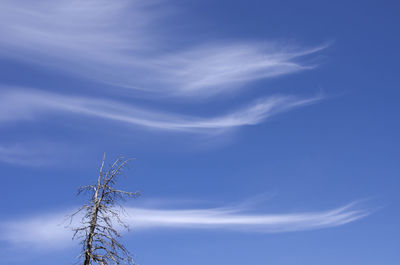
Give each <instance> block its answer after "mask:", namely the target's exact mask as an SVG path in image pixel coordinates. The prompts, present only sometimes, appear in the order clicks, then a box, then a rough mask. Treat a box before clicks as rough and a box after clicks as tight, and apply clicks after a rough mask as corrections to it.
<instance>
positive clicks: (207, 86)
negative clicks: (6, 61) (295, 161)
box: [0, 0, 326, 99]
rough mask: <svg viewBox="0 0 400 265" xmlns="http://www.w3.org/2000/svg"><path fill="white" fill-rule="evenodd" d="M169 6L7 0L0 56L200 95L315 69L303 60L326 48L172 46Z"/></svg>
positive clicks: (155, 91) (248, 43) (143, 88)
mask: <svg viewBox="0 0 400 265" xmlns="http://www.w3.org/2000/svg"><path fill="white" fill-rule="evenodd" d="M170 12H172V11H171V6H170V5H167V3H166V2H165V1H154V0H149V1H146V4H144V3H143V1H136V0H134V1H125V0H114V1H104V0H100V1H99V0H87V1H76V0H72V1H71V0H59V1H48V0H38V1H35V3H34V4H33V3H32V2H30V1H26V0H21V1H12V0H5V1H1V3H0V35H2V36H7V37H6V38H1V39H0V48H1V49H0V54H1V55H2V56H5V57H12V58H13V59H17V60H21V61H29V62H30V63H34V64H37V65H45V66H51V67H52V68H55V69H59V70H63V71H67V72H73V73H75V74H77V75H79V76H81V77H85V78H89V79H93V80H96V81H99V82H105V83H108V84H111V85H113V86H114V88H115V87H124V88H129V89H130V90H134V91H136V92H137V93H145V94H146V95H147V94H148V93H150V94H149V95H151V96H154V95H158V96H160V95H162V96H168V97H169V96H185V97H186V98H192V99H199V98H204V97H210V96H215V95H218V94H221V93H223V92H226V93H230V92H232V90H235V89H238V88H241V89H245V88H246V87H247V88H248V86H246V85H247V84H248V83H249V82H251V81H255V80H261V79H265V78H273V77H277V76H283V75H288V74H293V73H297V72H300V71H304V70H308V69H313V68H314V67H315V66H316V65H315V64H307V63H305V62H304V61H303V60H302V58H303V57H304V56H307V55H313V54H315V53H316V52H318V51H320V50H322V49H324V48H326V45H317V46H314V47H312V48H307V47H296V45H288V44H287V43H286V44H285V43H280V42H277V41H265V40H263V41H257V40H240V41H235V40H229V41H228V40H208V39H202V40H196V38H194V41H192V42H189V43H187V44H186V45H176V44H175V45H173V43H174V41H173V40H174V34H173V32H174V31H173V30H172V29H171V27H172V28H173V25H169V23H165V22H164V23H161V22H160V20H162V18H165V17H168V16H169V13H170ZM176 12H177V11H176ZM166 33H168V34H166ZM114 91H115V90H114Z"/></svg>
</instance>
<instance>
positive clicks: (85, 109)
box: [0, 90, 320, 133]
mask: <svg viewBox="0 0 400 265" xmlns="http://www.w3.org/2000/svg"><path fill="white" fill-rule="evenodd" d="M319 99H320V97H314V98H307V99H300V98H296V97H290V96H272V97H268V98H266V99H263V100H258V101H256V102H255V103H253V104H252V105H250V106H247V107H244V108H241V109H237V110H234V111H232V112H229V113H227V114H225V115H220V116H216V117H209V118H199V117H193V116H184V115H179V114H171V113H166V112H161V111H160V112H157V111H150V110H147V109H144V108H141V107H136V106H132V105H126V104H122V103H120V102H117V101H112V100H103V99H93V98H87V97H72V96H65V95H60V94H52V93H46V92H39V91H32V90H25V91H8V92H4V93H2V94H1V98H0V122H7V121H18V120H34V119H37V118H38V117H42V116H49V115H55V114H56V113H67V114H76V115H80V116H87V117H96V118H102V119H106V120H109V121H116V122H120V123H124V124H128V125H134V126H141V127H147V128H152V129H158V130H170V131H186V132H195V133H209V132H217V131H218V132H219V131H223V130H228V129H233V128H237V127H240V126H245V125H255V124H259V123H261V122H262V121H264V120H265V119H267V118H269V117H271V116H272V115H275V114H278V113H281V112H284V111H288V110H291V109H293V108H296V107H300V106H304V105H307V104H311V103H313V102H315V101H317V100H319Z"/></svg>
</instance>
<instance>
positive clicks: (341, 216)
mask: <svg viewBox="0 0 400 265" xmlns="http://www.w3.org/2000/svg"><path fill="white" fill-rule="evenodd" d="M369 214H370V212H369V211H368V210H365V209H360V208H359V207H357V204H356V203H350V204H348V205H345V206H342V207H339V208H336V209H331V210H328V211H316V212H297V213H287V214H266V213H258V214H254V213H252V214H249V213H246V209H244V208H243V207H227V208H209V209H175V210H171V209H155V208H131V207H128V208H126V214H125V215H124V217H123V219H124V222H126V223H127V224H128V225H129V226H131V228H133V231H134V232H135V231H136V232H137V231H142V230H144V231H148V230H152V229H166V228H168V229H212V230H231V231H232V230H233V231H240V232H252V233H279V232H293V231H305V230H314V229H322V228H329V227H335V226H341V225H344V224H347V223H351V222H354V221H356V220H359V219H361V218H364V217H366V216H368V215H369ZM65 216H66V214H65V213H52V214H47V215H41V216H36V217H31V218H26V219H21V220H13V221H8V222H5V221H3V222H2V223H0V240H2V241H6V242H8V243H11V244H15V245H18V246H31V247H33V248H42V247H45V246H47V248H48V247H49V246H57V247H66V246H68V245H70V244H71V243H72V242H71V237H72V232H71V230H70V229H69V228H66V227H65ZM63 220H64V223H63ZM67 223H68V222H67ZM75 225H78V223H77V220H76V219H75V220H74V222H73V223H72V226H75Z"/></svg>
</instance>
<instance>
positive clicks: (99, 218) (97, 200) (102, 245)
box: [71, 155, 140, 265]
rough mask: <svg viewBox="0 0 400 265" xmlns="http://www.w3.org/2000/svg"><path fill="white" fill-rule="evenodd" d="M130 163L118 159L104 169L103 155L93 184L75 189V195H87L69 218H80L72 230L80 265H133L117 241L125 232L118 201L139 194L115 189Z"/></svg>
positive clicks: (129, 256)
mask: <svg viewBox="0 0 400 265" xmlns="http://www.w3.org/2000/svg"><path fill="white" fill-rule="evenodd" d="M131 160H132V159H128V160H124V159H123V158H122V157H119V158H118V159H117V160H116V161H115V162H114V163H113V164H112V165H110V166H109V167H108V169H105V167H104V163H105V155H104V157H103V160H102V162H101V167H100V172H99V176H98V179H97V183H96V184H94V185H88V186H82V187H80V188H79V190H78V194H81V193H87V194H89V195H90V197H89V198H90V199H89V202H88V203H87V204H84V205H83V206H82V207H81V208H80V209H79V210H78V211H77V212H75V213H74V214H73V215H72V216H71V218H72V217H74V216H77V215H80V216H81V217H82V220H81V225H80V226H79V227H76V228H73V231H74V238H80V239H81V244H82V253H81V258H82V259H83V263H82V264H83V265H92V264H101V265H110V264H121V265H122V264H135V263H134V260H133V258H132V256H131V254H130V252H129V251H128V250H127V248H126V247H125V246H124V245H123V244H122V243H121V242H120V241H119V239H120V237H121V235H120V232H119V230H120V228H123V229H128V226H127V225H126V224H125V223H124V222H123V220H122V219H121V211H123V208H122V205H121V204H120V202H121V201H124V200H125V199H126V198H136V197H138V196H139V195H140V193H139V192H127V191H123V190H119V189H116V188H115V184H116V180H117V178H118V176H120V175H121V174H122V171H123V169H124V168H125V167H126V166H127V165H128V163H129V162H130V161H131Z"/></svg>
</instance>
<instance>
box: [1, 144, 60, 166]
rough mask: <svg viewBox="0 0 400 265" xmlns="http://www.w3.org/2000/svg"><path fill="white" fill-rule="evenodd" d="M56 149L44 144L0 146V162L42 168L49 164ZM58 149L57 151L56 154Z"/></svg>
mask: <svg viewBox="0 0 400 265" xmlns="http://www.w3.org/2000/svg"><path fill="white" fill-rule="evenodd" d="M55 151H56V148H51V147H50V145H48V144H46V143H43V142H41V143H36V144H32V143H28V144H13V145H10V144H8V145H1V144H0V161H1V162H4V163H9V164H16V165H25V166H43V165H45V164H49V163H50V162H51V161H52V158H53V157H54V153H55ZM59 151H60V149H58V152H59Z"/></svg>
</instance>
